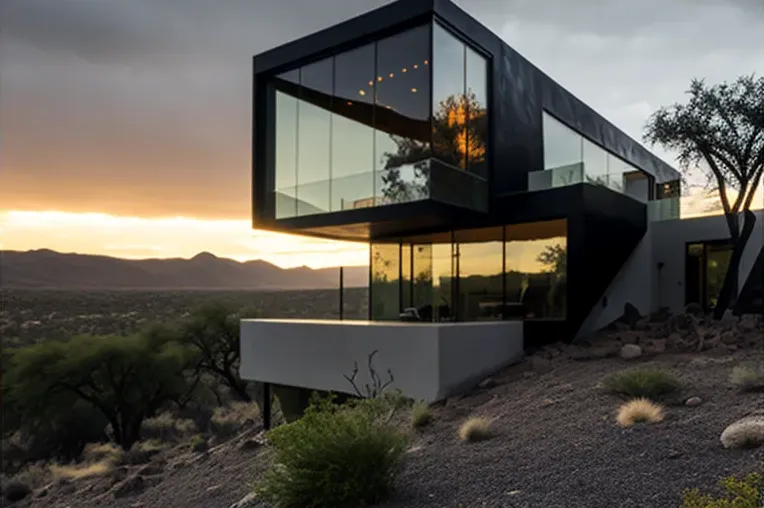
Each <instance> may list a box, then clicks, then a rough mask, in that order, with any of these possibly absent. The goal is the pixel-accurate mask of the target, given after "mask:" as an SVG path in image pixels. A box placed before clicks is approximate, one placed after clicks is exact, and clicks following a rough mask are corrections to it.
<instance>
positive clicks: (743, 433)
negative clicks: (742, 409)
mask: <svg viewBox="0 0 764 508" xmlns="http://www.w3.org/2000/svg"><path fill="white" fill-rule="evenodd" d="M720 439H721V442H722V445H723V446H724V447H725V448H755V447H757V446H762V445H764V417H762V416H747V417H745V418H742V419H740V420H738V421H736V422H735V423H733V424H732V425H730V426H729V427H727V428H726V429H724V432H722V435H721V438H720Z"/></svg>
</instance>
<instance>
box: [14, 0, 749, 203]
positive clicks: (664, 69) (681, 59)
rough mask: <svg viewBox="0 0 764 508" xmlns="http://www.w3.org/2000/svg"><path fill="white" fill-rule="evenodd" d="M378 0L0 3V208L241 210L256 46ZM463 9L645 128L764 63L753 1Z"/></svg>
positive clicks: (593, 99) (503, 1)
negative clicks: (686, 99)
mask: <svg viewBox="0 0 764 508" xmlns="http://www.w3.org/2000/svg"><path fill="white" fill-rule="evenodd" d="M384 3H386V1H385V0H320V1H319V0H311V1H309V0H219V1H214V2H213V1H209V0H183V1H179V0H100V1H99V0H4V2H2V4H1V6H0V131H2V133H3V151H2V154H0V164H1V166H0V202H2V203H3V204H4V206H7V207H19V208H21V207H24V208H27V207H30V206H37V207H40V206H47V207H56V208H62V209H89V208H91V209H98V208H100V209H102V210H114V211H119V212H120V213H128V212H133V213H137V214H155V213H162V214H173V215H174V214H194V213H196V214H200V215H210V216H231V217H232V216H239V217H245V216H247V214H248V213H249V170H250V166H249V164H250V154H249V135H250V134H249V133H250V122H251V119H250V100H251V90H250V86H251V77H250V65H251V60H250V59H251V56H252V55H253V54H256V53H259V52H261V51H265V50H267V49H269V48H272V47H274V46H277V45H279V44H282V43H285V42H288V41H289V40H292V39H294V38H297V37H300V36H302V35H305V34H307V33H310V32H313V31H316V30H320V29H322V28H324V27H327V26H329V25H332V24H334V23H337V22H339V21H342V20H344V19H347V18H349V17H352V16H354V15H357V14H360V13H362V12H365V11H367V10H369V9H372V8H375V7H377V6H380V5H382V4H384ZM457 3H458V4H460V5H461V6H462V7H463V8H464V9H465V10H467V11H468V12H470V13H471V14H472V15H473V16H474V17H476V18H477V19H478V20H479V21H481V22H483V23H484V24H486V25H487V26H488V27H489V28H491V29H492V30H493V31H495V32H496V33H498V34H499V35H501V36H502V37H503V38H504V39H505V40H506V41H507V42H508V43H509V44H510V45H511V46H513V47H514V48H515V49H517V50H518V51H519V52H520V53H522V54H524V55H525V56H526V57H528V58H529V59H530V60H531V61H532V62H534V63H535V64H536V65H538V66H539V67H540V68H541V69H543V70H544V71H545V72H547V73H548V74H550V75H551V76H552V77H553V78H554V79H556V80H557V81H559V82H560V83H561V84H563V86H565V87H566V88H568V89H569V90H570V91H571V92H573V93H574V94H576V95H577V96H579V97H580V98H581V99H582V100H584V101H585V102H588V103H589V104H591V105H592V106H593V107H594V108H595V109H597V110H598V111H600V112H601V113H602V114H604V115H605V116H606V117H608V118H609V119H611V120H612V121H614V122H615V123H616V124H617V125H619V126H621V127H622V128H623V129H624V130H626V131H627V132H628V133H629V134H631V135H632V136H634V137H637V138H639V137H640V135H641V129H642V125H643V123H644V121H645V119H646V116H647V115H648V114H649V113H650V112H651V111H653V110H654V109H655V108H657V107H659V106H660V105H663V104H667V103H671V102H673V101H676V100H681V99H682V94H683V91H684V90H685V89H686V88H687V85H688V84H689V81H690V79H691V78H692V77H701V76H706V77H708V79H709V80H710V81H719V80H723V79H734V78H735V77H737V76H738V75H739V74H744V73H745V74H747V73H750V72H758V73H761V72H764V51H763V50H762V48H764V2H761V1H760V0H736V1H732V0H672V1H671V2H666V1H665V0H642V1H640V2H634V1H632V0H579V1H577V2H571V1H570V0H546V1H542V0H457ZM658 152H659V154H661V155H662V156H664V157H665V158H670V154H664V153H662V152H660V151H658Z"/></svg>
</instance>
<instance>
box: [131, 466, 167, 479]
mask: <svg viewBox="0 0 764 508" xmlns="http://www.w3.org/2000/svg"><path fill="white" fill-rule="evenodd" d="M163 472H164V471H163V470H162V468H161V467H160V466H158V465H156V464H146V465H145V466H141V467H140V468H139V469H138V471H136V472H135V474H137V475H140V476H156V475H158V474H162V473H163Z"/></svg>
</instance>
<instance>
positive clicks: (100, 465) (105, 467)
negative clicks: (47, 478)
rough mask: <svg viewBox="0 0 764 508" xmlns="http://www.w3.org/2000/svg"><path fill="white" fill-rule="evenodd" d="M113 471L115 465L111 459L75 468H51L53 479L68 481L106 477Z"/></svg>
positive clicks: (58, 466) (54, 466) (74, 466)
mask: <svg viewBox="0 0 764 508" xmlns="http://www.w3.org/2000/svg"><path fill="white" fill-rule="evenodd" d="M113 470H114V463H113V462H111V460H109V459H104V460H101V461H99V462H95V463H92V464H78V465H73V466H61V465H58V464H53V465H51V466H50V472H51V473H52V474H53V478H55V479H59V478H63V479H66V480H82V479H83V478H93V477H96V476H104V475H106V474H108V473H110V472H112V471H113Z"/></svg>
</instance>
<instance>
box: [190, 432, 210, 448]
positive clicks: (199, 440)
mask: <svg viewBox="0 0 764 508" xmlns="http://www.w3.org/2000/svg"><path fill="white" fill-rule="evenodd" d="M208 448H209V443H208V442H207V440H206V439H204V436H202V435H201V434H197V435H195V436H194V437H192V438H191V449H192V450H193V451H195V452H204V451H207V449H208Z"/></svg>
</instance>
